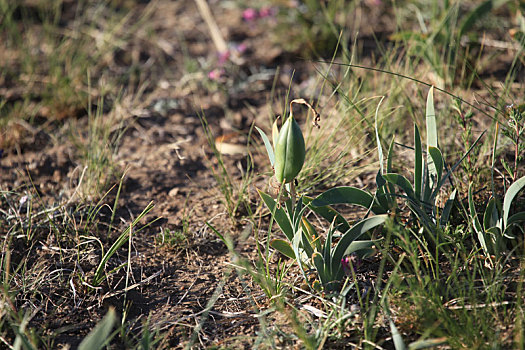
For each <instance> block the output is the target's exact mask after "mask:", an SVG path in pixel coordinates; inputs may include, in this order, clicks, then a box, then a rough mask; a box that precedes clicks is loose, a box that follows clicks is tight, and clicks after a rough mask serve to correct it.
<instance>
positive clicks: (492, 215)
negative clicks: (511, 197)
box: [483, 197, 500, 230]
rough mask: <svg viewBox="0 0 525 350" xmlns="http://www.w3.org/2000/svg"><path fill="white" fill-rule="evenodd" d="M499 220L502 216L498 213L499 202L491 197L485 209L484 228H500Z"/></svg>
mask: <svg viewBox="0 0 525 350" xmlns="http://www.w3.org/2000/svg"><path fill="white" fill-rule="evenodd" d="M499 220H500V214H499V211H498V206H497V200H496V198H494V197H491V198H490V200H489V202H488V203H487V206H486V207H485V213H484V214H483V228H484V229H485V230H488V229H489V228H491V227H495V226H500V223H499Z"/></svg>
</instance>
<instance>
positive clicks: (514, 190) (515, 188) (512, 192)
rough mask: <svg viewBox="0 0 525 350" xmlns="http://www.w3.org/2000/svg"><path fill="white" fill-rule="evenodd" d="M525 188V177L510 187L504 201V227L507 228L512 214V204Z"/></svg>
mask: <svg viewBox="0 0 525 350" xmlns="http://www.w3.org/2000/svg"><path fill="white" fill-rule="evenodd" d="M524 187H525V176H523V177H522V178H519V179H518V180H516V182H514V183H513V184H512V185H510V187H509V189H508V190H507V192H506V193H505V198H504V199H503V227H507V219H508V217H509V214H510V206H511V205H512V202H513V201H514V198H516V196H517V195H518V193H519V192H520V191H521V190H522V189H523V188H524Z"/></svg>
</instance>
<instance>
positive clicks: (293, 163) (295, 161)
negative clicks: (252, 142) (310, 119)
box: [275, 114, 306, 183]
mask: <svg viewBox="0 0 525 350" xmlns="http://www.w3.org/2000/svg"><path fill="white" fill-rule="evenodd" d="M305 154H306V148H305V145H304V137H303V133H302V132H301V128H300V127H299V124H297V122H296V121H295V118H294V117H293V115H292V114H290V116H289V117H288V119H286V121H285V122H284V124H283V127H282V128H281V131H280V132H279V136H278V138H277V143H276V145H275V178H276V179H277V181H279V183H283V182H284V183H288V182H291V181H292V180H293V179H295V177H296V176H297V175H298V174H299V172H300V171H301V169H302V167H303V164H304V158H305Z"/></svg>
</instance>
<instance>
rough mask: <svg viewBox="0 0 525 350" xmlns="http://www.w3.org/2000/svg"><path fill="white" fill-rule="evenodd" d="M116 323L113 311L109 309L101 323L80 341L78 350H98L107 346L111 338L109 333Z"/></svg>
mask: <svg viewBox="0 0 525 350" xmlns="http://www.w3.org/2000/svg"><path fill="white" fill-rule="evenodd" d="M116 322H117V315H116V313H115V310H114V309H113V308H110V309H109V311H108V313H107V314H106V316H104V318H103V319H102V321H100V322H99V323H98V324H97V325H96V326H95V328H94V329H93V330H92V331H91V332H89V334H88V335H87V336H86V337H85V338H84V340H82V342H81V343H80V345H79V346H78V350H99V349H102V348H103V347H105V346H106V345H108V344H109V342H110V341H111V338H112V337H110V334H111V331H112V330H113V326H114V325H115V323H116Z"/></svg>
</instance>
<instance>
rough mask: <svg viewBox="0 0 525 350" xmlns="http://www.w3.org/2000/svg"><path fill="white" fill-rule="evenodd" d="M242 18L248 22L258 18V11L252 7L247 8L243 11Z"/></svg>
mask: <svg viewBox="0 0 525 350" xmlns="http://www.w3.org/2000/svg"><path fill="white" fill-rule="evenodd" d="M242 18H243V19H244V20H245V21H247V22H251V21H253V20H254V19H256V18H257V11H256V10H255V9H252V8H247V9H246V10H244V11H243V12H242Z"/></svg>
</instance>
